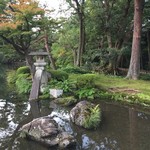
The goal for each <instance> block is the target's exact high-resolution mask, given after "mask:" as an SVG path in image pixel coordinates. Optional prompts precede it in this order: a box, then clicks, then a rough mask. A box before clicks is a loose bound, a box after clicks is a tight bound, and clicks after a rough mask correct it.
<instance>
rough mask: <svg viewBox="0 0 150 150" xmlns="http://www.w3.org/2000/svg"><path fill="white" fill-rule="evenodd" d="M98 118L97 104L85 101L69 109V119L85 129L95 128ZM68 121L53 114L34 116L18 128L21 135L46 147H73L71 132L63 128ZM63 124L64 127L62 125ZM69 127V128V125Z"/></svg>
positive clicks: (74, 142)
mask: <svg viewBox="0 0 150 150" xmlns="http://www.w3.org/2000/svg"><path fill="white" fill-rule="evenodd" d="M56 118H57V119H56ZM58 120H59V121H58ZM60 120H61V121H60ZM100 120H101V112H100V107H99V105H95V104H93V103H90V102H87V101H81V102H79V103H77V104H76V106H75V107H74V108H72V110H71V111H70V119H69V121H72V122H73V123H75V124H76V125H78V126H81V127H84V128H87V129H95V128H97V127H98V125H99V124H100ZM69 121H68V122H67V121H66V120H65V118H62V117H60V116H55V115H53V114H50V115H49V116H44V117H40V118H36V119H34V120H32V121H31V122H29V123H27V124H25V125H24V126H23V127H22V128H21V129H20V131H21V137H23V138H29V139H31V140H34V141H37V142H39V143H41V144H43V145H45V146H48V147H54V146H57V147H58V148H59V149H66V148H71V149H73V148H75V147H76V144H77V141H76V139H75V137H74V136H73V135H72V133H71V132H69V131H67V130H65V126H66V125H67V124H68V123H69ZM62 122H64V123H62ZM66 123H67V124H66ZM63 125H64V127H62V126H63ZM69 126H70V123H69ZM69 128H70V129H71V126H70V127H69ZM71 130H72V129H71Z"/></svg>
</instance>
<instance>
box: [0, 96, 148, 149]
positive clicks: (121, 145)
mask: <svg viewBox="0 0 150 150" xmlns="http://www.w3.org/2000/svg"><path fill="white" fill-rule="evenodd" d="M101 108H102V122H101V125H100V126H99V127H98V129H96V130H86V129H84V128H81V127H78V126H76V125H74V124H73V123H72V122H71V121H70V117H69V111H70V109H71V108H65V107H61V106H59V105H56V104H54V103H51V104H49V100H47V101H41V102H40V103H39V102H38V101H34V103H32V104H31V107H30V105H29V103H28V102H19V101H17V102H16V101H13V100H12V99H11V100H9V101H8V100H4V99H0V122H1V124H0V147H1V148H0V149H2V150H6V149H10V150H20V149H21V150H27V149H28V150H32V149H33V150H34V149H35V150H39V149H40V150H47V148H46V147H43V146H41V145H39V144H37V143H35V142H33V141H28V140H25V139H21V138H20V137H19V134H18V130H19V128H20V127H21V126H22V125H24V124H25V123H28V122H29V121H31V120H32V119H33V118H36V117H39V116H45V115H49V116H51V117H53V118H54V119H55V120H56V121H57V122H58V123H59V124H60V127H61V128H63V129H64V130H65V131H67V132H70V133H71V134H73V135H74V136H75V137H76V139H77V142H78V144H77V147H76V150H148V149H150V144H149V139H150V116H149V115H148V114H147V113H144V112H140V111H137V110H136V109H135V108H130V107H129V108H128V107H123V106H119V105H113V104H105V103H101ZM31 114H32V115H31ZM8 143H9V144H8Z"/></svg>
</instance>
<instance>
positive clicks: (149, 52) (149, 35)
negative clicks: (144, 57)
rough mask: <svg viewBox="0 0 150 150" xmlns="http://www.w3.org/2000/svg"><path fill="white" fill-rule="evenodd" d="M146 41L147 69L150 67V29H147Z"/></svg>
mask: <svg viewBox="0 0 150 150" xmlns="http://www.w3.org/2000/svg"><path fill="white" fill-rule="evenodd" d="M147 43H148V69H150V29H148V31H147Z"/></svg>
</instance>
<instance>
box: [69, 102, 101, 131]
mask: <svg viewBox="0 0 150 150" xmlns="http://www.w3.org/2000/svg"><path fill="white" fill-rule="evenodd" d="M70 117H71V121H72V122H74V123H75V124H76V125H78V126H81V127H84V128H86V129H95V128H97V127H98V126H99V124H100V121H101V110H100V107H99V105H94V104H93V103H90V102H88V101H81V102H79V103H78V104H77V105H76V106H75V107H74V108H73V109H72V110H71V111H70Z"/></svg>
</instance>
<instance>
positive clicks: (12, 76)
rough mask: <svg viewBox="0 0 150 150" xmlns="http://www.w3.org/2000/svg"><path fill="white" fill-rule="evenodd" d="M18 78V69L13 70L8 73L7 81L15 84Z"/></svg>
mask: <svg viewBox="0 0 150 150" xmlns="http://www.w3.org/2000/svg"><path fill="white" fill-rule="evenodd" d="M16 80H17V75H16V71H14V70H12V71H9V72H8V73H7V82H8V83H9V84H15V82H16Z"/></svg>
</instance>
